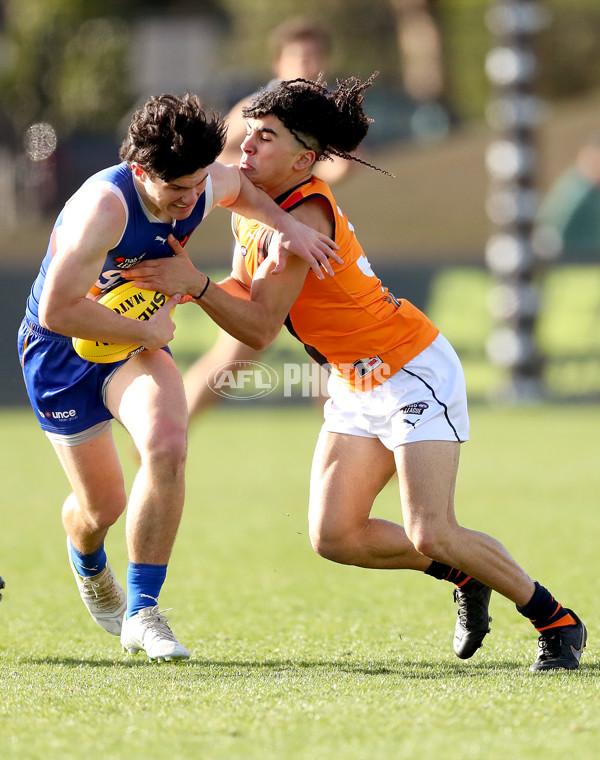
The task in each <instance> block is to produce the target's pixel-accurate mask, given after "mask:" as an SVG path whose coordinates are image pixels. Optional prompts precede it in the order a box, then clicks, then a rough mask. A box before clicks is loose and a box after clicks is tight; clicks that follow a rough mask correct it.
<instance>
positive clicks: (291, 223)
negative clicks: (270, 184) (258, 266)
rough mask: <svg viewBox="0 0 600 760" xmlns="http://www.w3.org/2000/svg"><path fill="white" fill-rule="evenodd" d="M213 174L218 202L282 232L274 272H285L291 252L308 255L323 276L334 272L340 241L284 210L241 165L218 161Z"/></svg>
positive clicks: (318, 274)
mask: <svg viewBox="0 0 600 760" xmlns="http://www.w3.org/2000/svg"><path fill="white" fill-rule="evenodd" d="M232 172H233V173H232ZM210 174H211V177H212V179H213V188H214V194H215V205H219V206H223V207H225V208H228V209H230V210H231V211H235V212H236V213H237V214H240V215H241V216H245V217H248V218H250V219H256V220H257V221H259V222H261V223H262V224H264V225H266V226H267V227H271V228H272V229H274V230H277V231H278V232H279V236H278V239H277V242H278V245H276V246H274V249H273V253H272V255H273V257H274V261H275V268H274V270H273V274H278V273H279V272H282V271H283V270H284V269H285V265H286V258H287V256H288V255H290V254H294V255H296V256H299V257H300V258H301V259H304V261H306V262H307V263H308V264H309V265H310V267H311V269H312V270H313V271H314V272H315V274H316V276H317V277H318V278H319V279H323V278H324V276H325V275H324V274H323V270H325V271H326V272H327V273H328V274H330V275H332V276H333V268H332V266H331V262H330V259H333V261H335V262H337V263H338V264H341V263H342V259H341V258H340V257H339V255H338V254H337V253H336V251H337V250H338V246H337V244H336V243H335V242H334V241H333V240H332V239H331V238H330V237H328V236H327V235H324V234H323V233H322V232H319V231H317V230H315V229H313V228H311V227H307V226H306V225H304V224H302V222H299V221H298V220H296V219H294V217H293V216H292V215H291V214H288V213H286V212H285V211H283V209H281V208H280V207H279V206H278V205H277V204H276V203H275V202H274V201H273V200H272V199H271V198H269V196H268V195H267V194H266V193H264V192H263V191H262V190H260V189H259V188H258V187H255V186H254V185H253V184H252V183H251V182H250V180H248V179H247V178H246V177H245V176H244V175H243V174H242V172H240V170H239V169H238V168H237V167H234V166H222V165H221V164H219V163H215V164H212V166H211V167H210ZM236 175H237V176H236Z"/></svg>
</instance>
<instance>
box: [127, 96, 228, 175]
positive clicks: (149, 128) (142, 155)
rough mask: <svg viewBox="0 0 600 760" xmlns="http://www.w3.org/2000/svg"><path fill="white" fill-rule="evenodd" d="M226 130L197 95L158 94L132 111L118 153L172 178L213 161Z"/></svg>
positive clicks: (152, 171) (129, 162) (223, 142)
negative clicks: (129, 122)
mask: <svg viewBox="0 0 600 760" xmlns="http://www.w3.org/2000/svg"><path fill="white" fill-rule="evenodd" d="M226 134H227V126H226V124H225V123H224V122H223V121H222V120H221V118H220V116H219V115H218V114H216V113H214V112H211V113H209V114H207V113H206V112H205V111H204V108H203V106H202V101H201V100H200V98H199V97H198V96H197V95H194V94H193V93H189V92H188V93H186V94H185V95H183V96H178V95H156V96H153V97H151V98H150V99H149V100H147V101H146V103H145V104H144V106H143V107H142V108H140V109H139V110H137V111H136V112H135V113H134V114H133V117H132V119H131V124H130V126H129V131H128V133H127V137H126V138H125V140H124V141H123V144H122V145H121V150H120V151H119V156H120V158H121V160H123V161H127V163H128V165H129V166H131V163H132V161H137V162H138V163H139V164H140V165H141V166H142V167H143V168H144V169H145V170H146V171H147V172H148V173H149V174H150V175H151V176H154V177H159V178H160V179H162V180H163V181H165V182H170V181H171V180H173V179H177V178H178V177H183V176H185V175H187V174H193V173H194V172H196V171H198V169H203V168H204V167H206V166H209V165H210V164H212V163H213V162H214V161H215V160H216V158H217V156H218V155H219V154H220V153H221V151H222V150H223V146H224V144H225V137H226Z"/></svg>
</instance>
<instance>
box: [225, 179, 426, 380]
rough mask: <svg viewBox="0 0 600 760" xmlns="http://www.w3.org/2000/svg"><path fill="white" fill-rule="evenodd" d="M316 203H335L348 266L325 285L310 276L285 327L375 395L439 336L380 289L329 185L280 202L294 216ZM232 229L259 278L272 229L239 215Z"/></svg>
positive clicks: (298, 191) (412, 309)
mask: <svg viewBox="0 0 600 760" xmlns="http://www.w3.org/2000/svg"><path fill="white" fill-rule="evenodd" d="M310 197H321V198H325V199H326V200H327V201H328V202H329V204H330V206H331V209H332V212H333V216H334V224H335V230H334V235H333V237H334V239H335V242H336V243H337V244H338V245H339V247H340V249H339V251H338V253H339V255H340V256H341V258H342V259H343V260H344V262H343V264H336V263H334V262H332V266H333V269H334V272H335V277H326V278H325V279H324V280H319V279H318V278H317V277H316V275H315V273H314V272H313V271H312V270H310V271H309V272H308V275H307V277H306V282H305V283H304V287H303V288H302V290H301V292H300V295H299V296H298V298H297V300H296V302H295V303H294V305H293V306H292V308H291V309H290V313H289V316H288V318H287V320H286V326H287V328H288V329H289V330H290V332H291V333H292V334H293V335H294V336H295V337H296V338H298V340H300V341H301V342H302V343H304V346H305V348H306V351H307V352H308V354H309V355H310V356H311V357H312V358H313V359H315V360H316V361H318V362H319V363H320V364H325V365H326V364H329V365H330V368H331V371H332V372H334V373H335V374H337V375H339V376H340V378H341V379H342V381H343V382H344V383H345V384H346V385H347V386H348V387H350V388H352V389H353V390H358V391H361V390H368V389H370V388H373V387H375V386H376V385H379V384H380V383H382V382H383V381H384V380H386V379H387V378H388V377H391V375H393V374H394V373H395V372H397V371H398V370H399V369H400V368H401V367H403V366H404V365H405V364H406V363H407V362H409V361H410V360H411V359H414V358H415V356H417V354H419V353H421V351H423V349H425V348H427V346H428V345H430V343H432V341H433V340H434V339H435V338H436V337H437V335H438V333H439V330H438V329H437V328H436V327H435V325H433V324H432V322H430V320H429V319H428V318H427V317H426V316H425V315H424V314H423V313H422V312H421V311H419V309H417V308H416V306H413V304H411V303H410V302H409V301H406V300H403V299H402V300H399V299H397V298H395V297H394V296H393V295H392V294H391V293H390V292H389V291H388V289H387V288H385V287H384V286H383V285H382V284H381V281H380V280H379V279H378V278H377V277H376V276H375V274H374V273H373V270H372V269H371V267H370V265H369V262H368V260H367V258H366V256H365V254H364V252H363V250H362V248H361V246H360V243H359V242H358V240H357V239H356V236H355V234H354V228H353V227H352V225H351V224H350V222H349V221H348V218H347V217H346V215H345V214H344V212H343V211H342V210H341V209H340V208H339V206H338V205H337V203H336V202H335V199H334V197H333V195H332V193H331V190H330V189H329V186H328V185H327V183H325V182H324V181H323V180H321V179H319V178H317V177H315V176H313V177H312V178H311V179H310V180H309V181H308V182H306V183H305V184H303V185H300V186H299V187H297V188H294V189H293V190H291V191H290V192H289V193H288V194H287V195H285V196H283V198H281V197H280V198H277V202H278V203H279V205H280V206H281V207H282V208H283V209H285V210H286V211H290V210H292V209H293V208H295V207H297V206H299V205H300V204H301V203H303V202H305V201H306V200H307V199H308V198H310ZM233 230H234V234H235V236H236V238H237V241H238V243H239V245H240V246H241V248H242V252H243V257H244V262H245V265H246V269H247V270H248V272H249V274H250V276H253V275H254V273H255V272H256V270H257V269H258V267H259V266H260V264H261V263H262V261H263V260H264V258H265V255H266V248H267V244H268V240H269V239H270V236H271V235H270V230H267V229H266V228H264V227H262V226H261V225H260V224H259V223H258V222H255V221H253V220H250V219H246V218H245V217H241V216H238V215H234V217H233Z"/></svg>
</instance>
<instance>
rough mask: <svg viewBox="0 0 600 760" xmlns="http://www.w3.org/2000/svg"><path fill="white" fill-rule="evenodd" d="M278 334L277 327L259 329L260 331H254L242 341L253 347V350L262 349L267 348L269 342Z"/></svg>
mask: <svg viewBox="0 0 600 760" xmlns="http://www.w3.org/2000/svg"><path fill="white" fill-rule="evenodd" d="M278 334H279V328H278V329H277V330H276V331H275V330H267V329H261V330H260V332H256V333H254V334H253V335H251V336H250V337H249V338H248V339H247V340H245V341H244V343H246V345H248V346H250V348H253V349H254V350H255V351H264V350H265V349H267V348H269V346H270V345H271V343H272V342H273V341H274V340H275V338H276V337H277V335H278Z"/></svg>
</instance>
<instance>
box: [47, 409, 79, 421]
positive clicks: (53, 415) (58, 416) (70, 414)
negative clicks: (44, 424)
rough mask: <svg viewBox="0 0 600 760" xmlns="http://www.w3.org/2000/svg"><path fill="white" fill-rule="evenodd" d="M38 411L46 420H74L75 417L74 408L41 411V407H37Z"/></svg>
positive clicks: (75, 411)
mask: <svg viewBox="0 0 600 760" xmlns="http://www.w3.org/2000/svg"><path fill="white" fill-rule="evenodd" d="M38 412H39V413H40V415H41V416H42V417H45V418H46V419H47V420H74V419H75V418H76V417H77V410H76V409H65V410H64V411H54V412H50V411H48V412H43V411H42V410H41V409H38Z"/></svg>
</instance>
